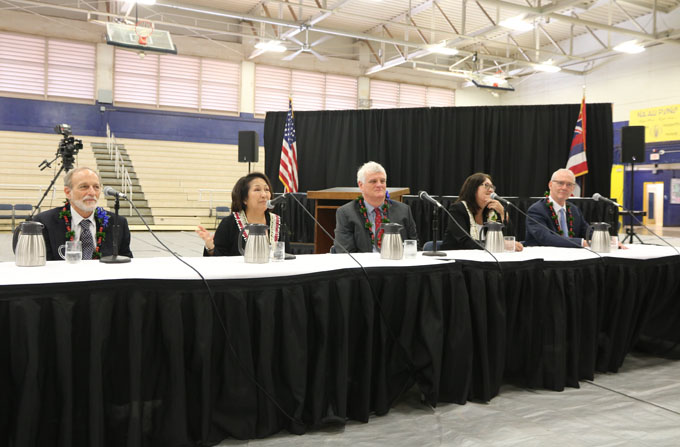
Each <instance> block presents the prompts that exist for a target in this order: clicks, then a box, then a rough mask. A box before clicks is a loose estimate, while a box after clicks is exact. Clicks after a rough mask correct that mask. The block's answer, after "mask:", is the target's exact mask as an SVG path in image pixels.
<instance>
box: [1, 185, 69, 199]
mask: <svg viewBox="0 0 680 447" xmlns="http://www.w3.org/2000/svg"><path fill="white" fill-rule="evenodd" d="M17 189H21V190H26V191H36V192H37V195H36V196H32V195H31V196H25V195H24V196H13V195H9V194H7V195H6V194H5V191H7V190H17ZM44 190H45V186H43V185H13V184H9V183H0V199H2V200H10V199H22V200H25V199H33V198H38V199H40V197H42V195H43V191H44ZM55 192H56V187H54V186H52V197H51V199H52V200H54V194H55Z"/></svg>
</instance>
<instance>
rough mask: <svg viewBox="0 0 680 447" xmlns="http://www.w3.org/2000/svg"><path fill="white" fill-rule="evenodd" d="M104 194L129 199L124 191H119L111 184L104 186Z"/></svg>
mask: <svg viewBox="0 0 680 447" xmlns="http://www.w3.org/2000/svg"><path fill="white" fill-rule="evenodd" d="M104 195H105V196H111V197H115V198H119V199H127V196H126V195H125V194H123V193H122V192H118V191H116V190H115V189H113V188H112V187H110V186H104Z"/></svg>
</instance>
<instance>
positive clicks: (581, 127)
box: [567, 95, 588, 197]
mask: <svg viewBox="0 0 680 447" xmlns="http://www.w3.org/2000/svg"><path fill="white" fill-rule="evenodd" d="M567 169H569V170H571V171H572V172H573V173H574V175H575V176H576V180H577V181H576V183H577V189H576V190H575V191H574V195H575V196H577V197H580V196H581V185H580V183H581V182H580V180H582V179H580V178H578V177H580V176H582V175H585V174H587V173H588V160H587V159H586V97H585V95H584V96H583V99H582V100H581V110H580V111H579V113H578V120H576V128H575V129H574V137H573V138H572V140H571V149H570V150H569V159H568V160H567Z"/></svg>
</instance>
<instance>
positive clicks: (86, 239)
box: [80, 219, 94, 259]
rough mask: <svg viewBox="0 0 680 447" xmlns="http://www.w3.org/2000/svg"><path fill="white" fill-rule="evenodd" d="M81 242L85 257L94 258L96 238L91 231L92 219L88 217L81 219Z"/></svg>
mask: <svg viewBox="0 0 680 447" xmlns="http://www.w3.org/2000/svg"><path fill="white" fill-rule="evenodd" d="M80 242H81V243H82V245H83V259H92V253H94V239H93V238H92V231H90V221H89V220H87V219H84V220H81V221H80Z"/></svg>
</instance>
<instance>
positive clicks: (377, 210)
mask: <svg viewBox="0 0 680 447" xmlns="http://www.w3.org/2000/svg"><path fill="white" fill-rule="evenodd" d="M373 212H374V213H375V231H374V232H373V234H374V235H375V245H376V246H377V245H378V234H379V233H380V224H382V213H381V212H380V208H374V209H373Z"/></svg>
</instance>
